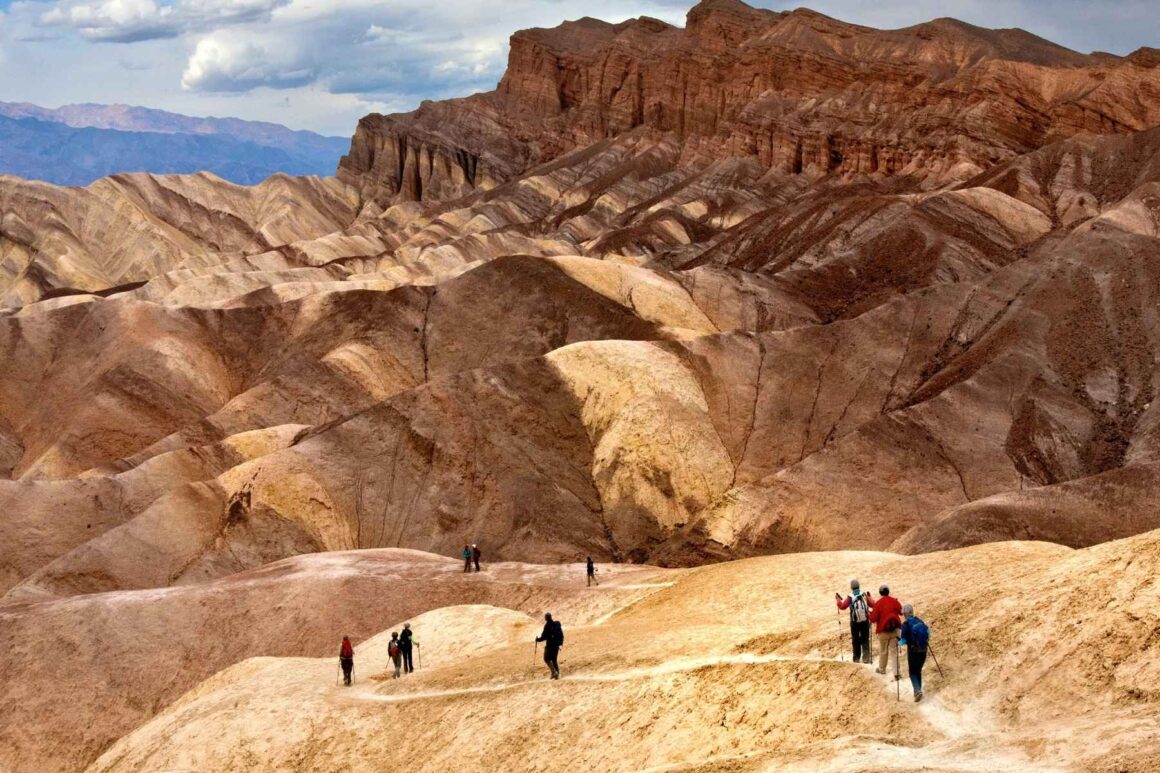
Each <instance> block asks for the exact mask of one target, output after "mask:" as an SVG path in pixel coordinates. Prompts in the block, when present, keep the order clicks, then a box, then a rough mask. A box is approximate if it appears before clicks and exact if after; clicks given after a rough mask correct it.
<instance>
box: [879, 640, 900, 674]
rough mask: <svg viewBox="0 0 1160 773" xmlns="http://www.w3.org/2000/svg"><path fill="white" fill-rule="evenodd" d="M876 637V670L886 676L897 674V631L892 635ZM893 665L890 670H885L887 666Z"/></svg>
mask: <svg viewBox="0 0 1160 773" xmlns="http://www.w3.org/2000/svg"><path fill="white" fill-rule="evenodd" d="M877 636H878V670H880V671H885V672H886V673H888V674H894V673H897V672H898V648H897V647H896V646H895V645H896V643H897V642H898V631H895V632H893V633H880V634H877ZM891 664H893V667H892V668H887V666H888V665H891Z"/></svg>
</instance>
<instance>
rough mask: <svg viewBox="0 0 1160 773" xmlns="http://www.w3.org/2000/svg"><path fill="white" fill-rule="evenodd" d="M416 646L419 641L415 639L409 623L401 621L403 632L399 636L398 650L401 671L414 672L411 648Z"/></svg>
mask: <svg viewBox="0 0 1160 773" xmlns="http://www.w3.org/2000/svg"><path fill="white" fill-rule="evenodd" d="M418 646H419V642H417V641H415V635H414V634H413V633H411V624H410V623H403V633H402V635H401V636H399V652H400V653H401V654H402V656H403V673H406V674H413V673H415V664H414V661H413V660H412V659H411V655H412V648H413V647H418Z"/></svg>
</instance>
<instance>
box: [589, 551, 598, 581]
mask: <svg viewBox="0 0 1160 773" xmlns="http://www.w3.org/2000/svg"><path fill="white" fill-rule="evenodd" d="M599 584H600V583H598V582H596V564H594V563H592V556H588V587H589V588H591V587H592V586H593V585H599Z"/></svg>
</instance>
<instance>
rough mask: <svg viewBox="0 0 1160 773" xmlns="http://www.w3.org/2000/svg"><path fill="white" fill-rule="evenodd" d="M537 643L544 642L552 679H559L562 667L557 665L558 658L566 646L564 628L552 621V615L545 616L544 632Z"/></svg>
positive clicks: (546, 660) (545, 660) (537, 639)
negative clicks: (562, 648)
mask: <svg viewBox="0 0 1160 773" xmlns="http://www.w3.org/2000/svg"><path fill="white" fill-rule="evenodd" d="M536 641H538V642H539V641H542V642H544V662H545V663H547V664H548V670H549V671H551V672H552V678H553V679H559V678H560V666H559V664H557V663H556V658H558V657H560V648H561V647H563V646H564V628H563V626H561V625H560V623H558V622H557V621H555V620H553V619H552V615H551V614H546V615H544V630H543V631H542V632H541V633H540V635H539V636H538V637H537V638H536Z"/></svg>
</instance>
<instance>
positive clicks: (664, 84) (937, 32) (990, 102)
mask: <svg viewBox="0 0 1160 773" xmlns="http://www.w3.org/2000/svg"><path fill="white" fill-rule="evenodd" d="M1154 59H1155V56H1154V52H1153V51H1152V50H1151V49H1141V50H1140V51H1137V52H1136V53H1134V54H1132V55H1131V56H1128V57H1123V58H1120V57H1115V56H1111V55H1107V54H1102V55H1090V56H1085V55H1081V54H1078V53H1076V52H1074V51H1070V50H1068V49H1065V48H1062V47H1060V46H1057V45H1055V44H1053V43H1050V42H1048V41H1046V40H1043V39H1041V38H1037V37H1035V36H1033V35H1031V34H1029V33H1027V32H1024V31H1022V30H988V29H982V28H979V27H973V26H971V25H969V24H964V23H962V22H959V21H956V20H954V19H938V20H935V21H933V22H929V23H927V24H920V25H917V26H914V27H909V28H906V29H901V30H890V31H880V30H874V29H870V28H867V27H860V26H856V25H852V24H846V23H843V22H840V21H837V20H836V19H831V18H828V17H826V16H823V15H821V14H819V13H816V12H814V11H810V10H806V9H798V10H795V11H788V12H783V13H775V12H772V11H764V10H758V9H754V8H750V7H748V6H746V5H745V4H743V3H741V2H740V1H739V0H705V1H704V2H701V3H699V4H698V5H697V6H696V7H695V8H693V9H692V10H691V11H690V12H689V15H688V19H687V22H686V26H685V28H684V29H680V28H676V27H672V26H669V25H668V24H665V23H663V22H660V21H657V20H655V19H650V18H641V19H635V20H631V21H626V22H623V23H621V24H615V25H614V24H608V23H606V22H601V21H599V20H596V19H583V20H581V21H578V22H569V23H565V24H563V25H561V26H560V27H557V28H555V29H534V30H525V31H522V32H518V33H516V34H515V35H513V36H512V39H511V54H510V56H509V60H508V69H507V72H506V73H505V75H504V77H503V80H502V81H501V82H500V84H499V87H498V88H497V90H496V91H495V92H492V93H489V94H481V95H477V96H474V97H470V98H468V99H465V100H456V101H453V102H449V103H440V104H427V105H424V106H423V107H422V108H420V109H419V110H418V111H416V112H415V113H413V114H410V115H405V116H392V117H389V118H384V117H381V116H372V117H370V118H368V119H366V120H364V121H363V122H362V123H361V124H360V126H359V130H358V132H357V133H356V135H355V138H354V141H353V143H352V148H351V154H350V155H349V156H348V157H347V158H346V159H344V160H343V162H342V165H341V169H342V171H341V173H340V174H341V176H342V177H343V179H346V180H348V181H353V180H359V185H360V187H361V188H362V189H363V191H364V194H365V195H367V196H369V197H370V198H371V199H373V200H374V201H376V202H378V203H379V204H382V203H385V202H387V201H392V200H394V201H400V200H401V201H411V200H425V199H445V198H449V197H452V196H458V195H462V194H464V193H467V192H468V191H470V190H473V189H475V188H476V187H483V188H490V187H493V186H494V185H495V183H496V182H497V181H501V180H505V179H509V178H510V177H511V176H512V175H513V174H515V173H518V172H521V171H523V170H525V169H527V168H528V167H529V166H530V165H531V164H533V163H536V162H542V161H548V160H551V159H553V158H556V157H558V156H559V155H560V154H561V153H564V152H566V151H568V150H571V149H573V148H577V147H583V146H585V145H588V144H591V143H592V142H595V141H598V140H600V139H603V138H606V137H613V136H616V135H619V134H622V133H624V132H627V131H630V130H632V129H635V128H637V127H645V128H647V129H648V130H650V131H652V132H658V133H667V134H672V135H673V136H674V137H675V138H676V140H677V142H678V143H679V144H680V146H681V154H682V161H683V162H684V163H699V162H704V161H706V160H712V159H719V158H723V157H734V158H737V157H749V158H753V159H755V160H756V161H757V162H758V163H760V164H761V165H762V166H763V167H765V168H766V169H769V170H773V171H777V172H781V173H785V174H808V175H819V174H827V173H838V174H841V175H843V176H846V177H853V176H856V175H879V176H897V175H905V176H914V177H918V178H922V179H926V180H929V181H931V182H942V181H946V180H948V179H964V178H965V177H968V176H970V174H972V173H973V172H977V171H980V170H982V169H985V168H987V167H988V166H990V165H992V164H994V163H996V162H998V161H1003V160H1007V159H1010V158H1012V157H1013V156H1015V155H1017V154H1019V153H1025V152H1027V151H1029V150H1033V149H1035V148H1038V147H1041V146H1043V145H1045V144H1048V143H1051V142H1054V141H1058V140H1060V139H1063V138H1066V137H1070V136H1073V135H1076V134H1107V133H1124V132H1130V131H1134V130H1139V129H1143V128H1147V127H1149V126H1153V125H1155V124H1157V123H1160V112H1158V111H1157V108H1156V105H1157V103H1158V101H1160V70H1158V69H1157V68H1156V67H1155V62H1154Z"/></svg>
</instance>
